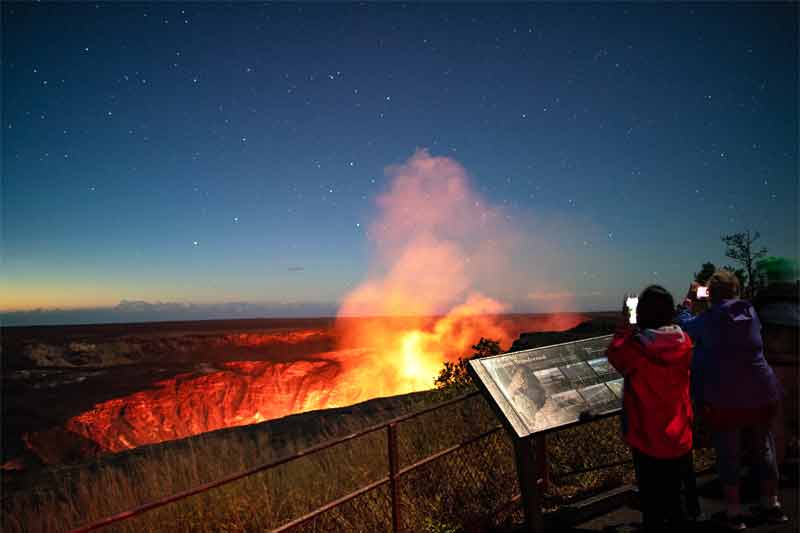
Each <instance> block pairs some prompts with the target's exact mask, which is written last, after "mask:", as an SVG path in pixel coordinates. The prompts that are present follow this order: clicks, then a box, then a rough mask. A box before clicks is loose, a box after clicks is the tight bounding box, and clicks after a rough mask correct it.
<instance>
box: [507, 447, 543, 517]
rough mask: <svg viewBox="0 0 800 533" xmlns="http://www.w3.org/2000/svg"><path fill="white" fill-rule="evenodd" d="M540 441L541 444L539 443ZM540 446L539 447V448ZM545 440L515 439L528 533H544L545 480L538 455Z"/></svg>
mask: <svg viewBox="0 0 800 533" xmlns="http://www.w3.org/2000/svg"><path fill="white" fill-rule="evenodd" d="M537 441H539V442H537ZM537 444H539V446H537ZM543 444H544V439H536V438H535V437H527V438H524V439H514V455H515V456H516V462H517V477H518V478H519V488H520V492H521V493H522V508H523V510H524V511H525V526H526V529H525V531H527V532H528V533H542V532H543V531H544V519H543V517H542V492H543V490H542V489H543V487H542V486H543V485H544V478H543V477H542V476H541V472H540V471H539V469H538V468H537V466H538V465H537V462H538V461H536V453H537V450H538V449H539V448H540V447H541V445H543Z"/></svg>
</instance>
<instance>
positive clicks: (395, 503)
mask: <svg viewBox="0 0 800 533" xmlns="http://www.w3.org/2000/svg"><path fill="white" fill-rule="evenodd" d="M386 429H387V430H388V433H387V435H386V440H387V442H388V446H389V493H390V495H391V498H392V531H393V532H394V533H399V531H400V491H399V488H398V483H397V471H398V470H399V469H400V460H399V455H398V453H397V424H389V425H388V426H387V427H386Z"/></svg>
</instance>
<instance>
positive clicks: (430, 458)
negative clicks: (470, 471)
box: [397, 426, 503, 477]
mask: <svg viewBox="0 0 800 533" xmlns="http://www.w3.org/2000/svg"><path fill="white" fill-rule="evenodd" d="M501 429H503V426H495V427H493V428H492V429H490V430H489V431H484V432H483V433H481V434H480V435H477V436H475V437H472V438H471V439H469V440H465V441H464V442H462V443H460V444H456V445H454V446H450V447H449V448H445V449H444V450H441V451H439V452H436V453H435V454H433V455H429V456H428V457H426V458H425V459H422V460H421V461H417V462H416V463H414V464H410V465H408V466H406V467H403V468H401V469H400V470H398V471H397V476H398V477H400V476H402V475H403V474H405V473H407V472H410V471H412V470H414V469H415V468H418V467H420V466H423V465H426V464H428V463H430V462H431V461H435V460H436V459H439V458H440V457H444V456H445V455H447V454H450V453H453V452H454V451H456V450H458V449H461V448H463V447H464V446H467V445H469V444H472V443H473V442H476V441H479V440H481V439H482V438H484V437H488V436H489V435H491V434H492V433H496V432H497V431H500V430H501Z"/></svg>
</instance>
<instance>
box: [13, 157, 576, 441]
mask: <svg viewBox="0 0 800 533" xmlns="http://www.w3.org/2000/svg"><path fill="white" fill-rule="evenodd" d="M388 174H389V176H390V177H391V184H390V187H389V189H388V190H387V192H386V193H385V194H383V195H382V196H380V197H379V198H378V200H377V207H378V216H377V217H376V219H375V221H374V223H373V224H372V225H371V226H370V228H369V232H368V235H369V239H370V242H371V244H372V246H373V247H374V255H373V260H372V262H371V264H370V270H369V274H368V276H367V277H366V279H365V280H364V281H363V283H361V284H360V285H359V286H358V287H356V288H355V289H354V290H353V291H352V292H350V293H349V294H348V295H346V297H345V298H344V300H343V303H342V305H341V308H340V311H339V316H338V318H337V321H336V326H335V332H334V335H335V336H336V338H337V339H338V343H339V349H338V350H335V351H332V352H327V353H323V354H317V355H315V356H314V357H313V360H309V361H292V362H286V363H280V362H271V361H258V362H229V363H226V364H225V365H224V366H222V367H219V366H218V367H216V368H215V369H214V370H213V371H212V372H206V371H195V372H192V373H189V374H186V375H180V376H176V377H174V378H171V379H169V380H166V381H164V382H161V383H158V384H156V386H155V387H154V388H153V389H150V390H145V391H141V392H138V393H136V394H133V395H130V396H127V397H122V398H115V399H113V400H109V401H106V402H103V403H100V404H97V405H95V406H94V408H93V409H91V410H90V411H89V412H85V413H83V414H81V415H79V416H77V417H74V418H73V419H71V420H70V421H69V422H68V423H67V424H66V428H65V429H66V430H67V431H68V432H70V433H72V434H74V435H79V436H80V437H82V438H85V439H88V440H89V441H91V442H93V443H96V444H97V445H98V446H99V447H100V448H101V449H102V450H105V451H119V450H122V449H126V448H131V447H136V446H140V445H143V444H150V443H156V442H161V441H164V440H170V439H177V438H181V437H186V436H190V435H195V434H198V433H202V432H206V431H211V430H214V429H220V428H223V427H230V426H237V425H244V424H252V423H257V422H260V421H263V420H267V419H272V418H278V417H282V416H286V415H288V414H292V413H297V412H302V411H309V410H315V409H323V408H330V407H340V406H344V405H351V404H353V403H357V402H360V401H364V400H368V399H371V398H376V397H381V396H391V395H397V394H404V393H409V392H414V391H420V390H427V389H431V388H433V385H434V379H435V378H436V377H437V375H438V373H439V371H440V369H441V368H442V365H443V363H444V361H447V360H450V361H454V360H456V359H457V358H458V357H463V356H465V355H468V354H469V353H470V352H471V346H472V345H473V344H475V343H477V342H478V340H479V339H480V338H481V337H485V338H490V339H495V340H499V341H500V344H501V346H504V347H508V346H509V345H510V344H511V342H512V341H513V340H514V338H515V337H516V335H518V334H519V333H520V332H521V331H535V330H537V329H541V328H542V324H537V325H533V324H531V326H532V327H528V326H526V325H521V324H519V323H518V324H516V327H514V330H513V331H512V329H511V328H510V327H509V322H508V321H507V320H505V321H504V320H503V319H502V316H501V313H503V312H504V311H505V310H506V306H505V305H504V304H503V303H501V301H499V299H497V298H493V297H490V296H488V295H487V294H495V293H496V292H500V293H503V290H505V293H506V294H508V293H509V291H510V290H511V291H513V290H518V291H521V292H522V293H523V294H524V293H525V291H524V290H523V289H524V287H517V288H516V289H515V288H514V287H513V285H515V284H517V285H519V284H520V282H522V283H526V282H528V281H531V279H530V276H531V274H532V273H531V272H528V265H524V269H520V268H519V267H516V268H514V267H513V266H512V261H511V259H512V258H513V256H514V254H513V251H514V250H515V249H517V248H518V247H519V245H520V243H521V242H522V239H521V238H520V236H519V235H518V234H517V232H516V231H515V229H514V227H512V225H511V223H510V217H509V216H507V214H506V213H504V212H503V211H502V210H501V209H498V208H495V207H492V206H491V205H489V204H488V202H486V201H485V200H484V199H483V198H482V197H480V196H479V195H478V194H477V193H475V192H474V191H473V190H472V189H471V188H470V185H469V180H468V177H467V175H466V172H465V171H464V169H463V168H462V167H461V165H459V164H458V163H457V162H456V161H454V160H452V159H450V158H446V157H432V156H431V155H430V154H429V153H428V152H427V151H425V150H419V151H417V152H416V153H415V154H414V155H413V156H412V157H411V158H410V159H409V160H408V161H407V162H406V163H405V164H403V165H400V166H396V167H390V168H389V169H388ZM354 317H359V318H354ZM579 321H580V316H579V315H561V316H557V317H556V318H554V319H551V320H549V321H548V322H547V323H546V325H545V326H544V327H546V328H547V329H550V330H562V329H568V328H570V327H573V326H575V325H576V324H577V323H578V322H579ZM537 326H538V327H537ZM26 438H27V442H28V445H29V447H31V448H32V449H34V450H35V449H36V447H37V443H38V445H42V444H46V440H47V438H48V437H47V435H45V434H42V435H39V436H38V437H37V436H36V435H28V436H27V437H26ZM41 455H42V454H41V453H40V456H41Z"/></svg>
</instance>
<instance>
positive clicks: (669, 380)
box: [608, 326, 692, 459]
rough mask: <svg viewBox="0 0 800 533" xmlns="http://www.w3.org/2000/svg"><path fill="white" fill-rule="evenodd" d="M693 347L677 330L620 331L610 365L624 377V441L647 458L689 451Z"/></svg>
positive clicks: (615, 340) (679, 330)
mask: <svg viewBox="0 0 800 533" xmlns="http://www.w3.org/2000/svg"><path fill="white" fill-rule="evenodd" d="M691 359H692V341H691V340H690V339H689V335H687V334H686V333H684V332H683V330H681V329H680V328H679V327H678V326H665V327H663V328H659V329H646V330H643V331H635V330H633V329H631V328H629V327H622V328H620V329H618V330H617V332H616V333H615V334H614V338H613V340H612V341H611V345H610V346H609V347H608V361H609V362H610V363H611V364H612V365H614V368H616V369H617V370H618V371H619V373H620V374H622V375H623V376H624V377H625V389H624V393H623V432H624V436H625V441H626V442H627V443H628V445H630V446H631V447H633V448H636V449H637V450H639V451H640V452H642V453H644V454H645V455H649V456H651V457H656V458H659V459H671V458H675V457H680V456H681V455H683V454H685V453H687V452H689V451H690V450H691V449H692V404H691V401H690V400H689V366H690V364H691Z"/></svg>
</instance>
